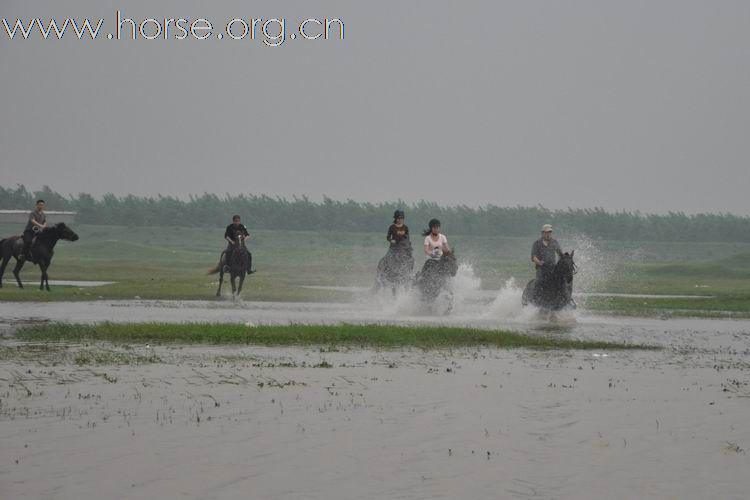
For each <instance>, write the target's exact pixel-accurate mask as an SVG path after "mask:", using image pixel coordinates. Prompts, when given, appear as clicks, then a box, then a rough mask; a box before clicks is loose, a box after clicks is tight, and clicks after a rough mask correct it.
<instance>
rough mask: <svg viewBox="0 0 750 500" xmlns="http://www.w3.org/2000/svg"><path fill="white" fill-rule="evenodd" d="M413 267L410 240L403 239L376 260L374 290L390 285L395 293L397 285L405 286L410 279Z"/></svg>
mask: <svg viewBox="0 0 750 500" xmlns="http://www.w3.org/2000/svg"><path fill="white" fill-rule="evenodd" d="M413 269H414V256H413V255H412V247H411V242H410V241H409V240H408V239H403V240H401V241H399V242H398V243H396V244H394V245H393V246H392V247H391V248H389V249H388V253H386V254H385V256H384V257H383V258H382V259H380V262H378V271H377V275H376V276H375V291H376V292H377V291H378V290H380V289H381V288H386V287H390V288H391V290H392V291H393V294H394V295H395V294H396V288H397V287H399V286H406V285H407V284H408V283H409V282H410V281H411V272H412V270H413Z"/></svg>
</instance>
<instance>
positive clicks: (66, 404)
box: [0, 275, 750, 500]
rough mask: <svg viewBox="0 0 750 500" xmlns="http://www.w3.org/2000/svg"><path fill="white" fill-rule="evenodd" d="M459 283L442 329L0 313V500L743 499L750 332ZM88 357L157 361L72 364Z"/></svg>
mask: <svg viewBox="0 0 750 500" xmlns="http://www.w3.org/2000/svg"><path fill="white" fill-rule="evenodd" d="M460 285H461V286H459V287H457V289H456V290H455V305H454V308H453V310H452V311H451V313H450V314H449V315H447V316H442V315H435V314H430V313H429V312H428V311H425V310H424V309H423V308H422V307H421V305H420V304H419V301H418V299H416V297H414V296H413V295H412V294H409V293H402V294H400V295H398V296H397V297H396V298H395V299H394V298H393V297H392V296H390V294H388V293H384V294H381V295H377V296H371V295H365V294H362V295H361V298H360V299H359V300H357V301H355V302H352V303H280V302H252V301H233V300H231V299H230V300H222V301H143V300H139V301H95V302H69V303H62V302H51V303H0V332H4V338H3V339H2V341H1V342H0V348H2V347H3V346H5V347H6V348H10V353H8V351H6V355H5V357H4V358H0V498H3V499H4V498H13V499H27V498H28V499H38V498H45V499H46V498H49V499H58V500H67V499H71V500H82V499H99V498H121V499H142V498H163V499H171V498H188V499H196V500H197V499H201V500H203V499H234V498H263V499H287V498H295V499H297V498H303V499H304V498H308V499H327V500H330V499H347V500H349V499H382V498H402V499H433V498H472V499H474V498H477V499H479V498H542V499H553V498H557V499H559V498H571V499H579V498H614V499H618V498H622V499H630V498H680V499H703V498H722V499H724V498H728V499H733V498H736V499H740V498H746V495H747V491H748V489H750V476H748V475H747V470H750V457H748V450H750V427H748V426H747V422H748V420H750V321H748V320H730V319H691V318H674V319H655V318H631V317H608V316H602V315H596V314H591V313H588V312H586V311H585V310H577V311H573V312H569V313H565V314H562V315H559V316H558V317H557V318H556V319H554V320H553V321H550V320H549V319H548V318H543V317H540V315H539V313H538V311H536V310H535V309H533V308H522V307H521V306H520V290H519V289H518V287H517V286H515V284H514V283H508V284H507V285H506V287H504V288H503V290H500V291H497V292H495V293H494V294H493V295H492V296H481V294H479V295H478V294H477V291H478V284H477V283H476V282H475V281H472V279H471V276H468V275H465V276H464V280H463V281H462V282H461V283H460ZM38 321H66V322H101V321H114V322H136V321H159V322H172V323H179V322H232V323H241V324H247V325H248V328H251V327H252V326H254V325H258V324H262V323H269V324H278V323H342V322H349V323H371V322H375V323H386V324H428V325H459V326H472V327H477V328H510V329H513V330H517V331H523V332H527V333H530V334H534V335H550V336H563V337H566V338H582V339H603V340H612V341H625V342H638V343H647V344H656V345H661V346H664V347H665V349H663V350H660V351H655V352H654V351H597V352H591V351H574V350H572V351H568V350H565V351H530V350H525V349H515V350H499V349H488V348H462V349H451V350H440V351H420V350H416V349H403V350H366V349H365V350H363V349H342V350H341V351H340V352H339V351H334V352H331V351H330V350H328V349H326V348H323V349H321V348H312V347H310V348H294V347H291V348H267V347H255V346H144V345H133V346H129V347H123V346H114V345H110V344H106V343H102V344H97V345H94V346H90V345H70V344H63V345H56V344H51V345H50V344H46V345H45V346H40V347H39V351H38V352H37V351H35V350H34V349H37V348H36V347H35V346H33V345H28V344H22V343H18V342H17V341H16V340H15V339H14V338H13V336H12V332H13V330H14V329H15V328H16V327H18V326H20V325H22V324H28V323H33V322H38ZM15 349H21V350H24V349H29V350H30V352H29V353H28V356H27V357H23V358H22V357H19V355H18V354H13V352H14V351H13V350H15ZM91 350H104V351H107V352H122V353H125V354H126V355H132V354H137V355H140V356H151V355H154V356H157V357H158V359H159V360H160V361H159V362H156V363H152V364H145V365H127V364H126V365H119V366H112V365H84V366H78V365H76V363H75V362H74V361H72V359H73V358H72V357H71V355H70V353H76V352H81V351H91ZM60 353H65V354H64V355H61V354H60ZM324 362H325V363H324Z"/></svg>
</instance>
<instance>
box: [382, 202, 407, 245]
mask: <svg viewBox="0 0 750 500" xmlns="http://www.w3.org/2000/svg"><path fill="white" fill-rule="evenodd" d="M385 239H387V240H388V243H390V244H391V249H393V248H394V247H396V245H398V244H399V243H401V242H402V241H404V240H408V239H409V226H407V225H406V224H404V211H403V210H396V211H395V212H393V224H391V226H390V227H389V228H388V234H387V235H386V237H385Z"/></svg>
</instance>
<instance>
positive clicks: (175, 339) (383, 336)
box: [16, 323, 656, 349]
mask: <svg viewBox="0 0 750 500" xmlns="http://www.w3.org/2000/svg"><path fill="white" fill-rule="evenodd" d="M16 335H17V338H18V339H20V340H27V341H56V342H59V341H68V342H85V341H109V342H133V343H143V344H164V343H188V344H253V345H264V346H287V345H300V346H305V345H315V346H326V347H327V348H331V347H334V346H337V345H349V346H366V347H418V348H423V349H439V348H447V347H465V346H489V347H501V348H517V347H524V348H532V349H656V347H654V346H648V345H642V344H628V343H616V342H604V341H598V340H575V339H569V338H565V337H552V336H549V335H547V336H543V335H527V334H522V333H517V332H512V331H505V330H482V329H476V328H461V327H433V326H394V325H375V324H341V325H304V324H297V325H259V326H251V327H250V326H245V325H241V324H197V323H188V324H164V323H139V324H115V323H100V324H94V325H81V324H63V323H58V324H45V325H36V326H29V327H24V328H22V329H20V330H19V331H18V332H17V334H16Z"/></svg>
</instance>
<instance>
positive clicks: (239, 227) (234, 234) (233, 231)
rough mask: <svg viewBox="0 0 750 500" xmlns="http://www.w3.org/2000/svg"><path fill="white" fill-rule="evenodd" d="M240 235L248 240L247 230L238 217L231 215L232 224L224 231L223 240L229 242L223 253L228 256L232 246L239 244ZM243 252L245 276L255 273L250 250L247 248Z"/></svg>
mask: <svg viewBox="0 0 750 500" xmlns="http://www.w3.org/2000/svg"><path fill="white" fill-rule="evenodd" d="M240 235H242V236H244V237H245V239H248V238H250V233H248V232H247V228H246V227H245V225H244V224H243V223H242V222H241V220H240V216H239V215H233V216H232V223H231V224H229V225H228V226H227V229H226V231H224V239H225V240H227V241H228V242H229V244H228V245H227V248H226V250H224V253H226V254H227V255H228V254H229V253H230V252H232V249H233V248H234V246H235V245H238V244H239V236H240ZM245 251H246V252H247V274H253V273H254V272H255V270H254V269H253V254H251V253H250V250H248V249H247V247H245Z"/></svg>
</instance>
